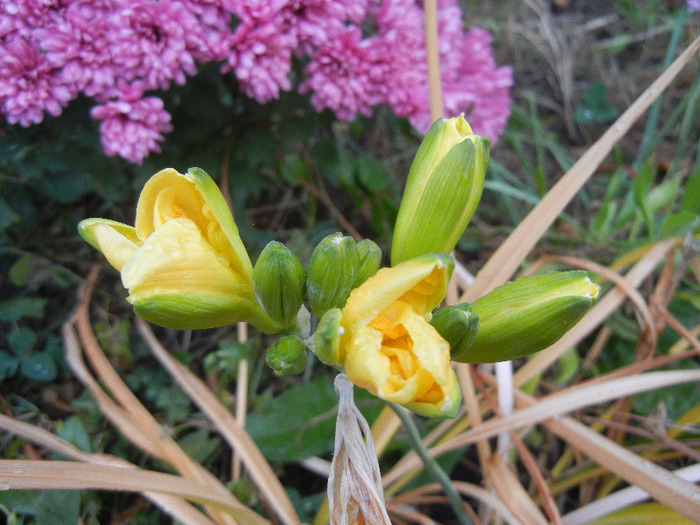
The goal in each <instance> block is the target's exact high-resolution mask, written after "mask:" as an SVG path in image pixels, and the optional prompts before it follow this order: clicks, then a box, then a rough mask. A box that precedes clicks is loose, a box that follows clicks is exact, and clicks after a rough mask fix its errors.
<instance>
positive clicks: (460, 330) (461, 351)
mask: <svg viewBox="0 0 700 525" xmlns="http://www.w3.org/2000/svg"><path fill="white" fill-rule="evenodd" d="M430 324H431V325H433V328H435V329H436V330H437V331H438V333H439V334H440V335H441V336H442V338H443V339H444V340H445V341H447V342H448V343H450V357H451V358H452V359H453V360H455V361H463V360H464V357H465V356H466V353H467V351H468V350H469V349H470V348H471V346H472V344H473V343H474V339H476V334H477V331H478V330H479V316H478V315H476V314H475V313H474V310H473V309H472V306H471V305H470V304H468V303H461V304H454V305H452V306H446V307H444V308H440V309H439V310H438V311H436V312H435V313H433V318H432V319H431V321H430Z"/></svg>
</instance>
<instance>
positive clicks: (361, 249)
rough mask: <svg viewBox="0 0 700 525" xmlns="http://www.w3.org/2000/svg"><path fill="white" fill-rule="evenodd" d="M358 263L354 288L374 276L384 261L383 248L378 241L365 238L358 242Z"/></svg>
mask: <svg viewBox="0 0 700 525" xmlns="http://www.w3.org/2000/svg"><path fill="white" fill-rule="evenodd" d="M357 255H358V261H359V262H358V264H357V272H356V275H355V282H354V283H353V286H352V287H353V288H357V287H358V286H360V285H361V284H362V283H364V282H365V281H366V280H367V279H369V278H370V277H372V276H373V275H374V274H375V273H377V271H379V266H380V265H381V263H382V250H381V248H380V247H379V246H377V243H376V242H374V241H372V240H370V239H364V240H362V241H360V242H358V243H357Z"/></svg>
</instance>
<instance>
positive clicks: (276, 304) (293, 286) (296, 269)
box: [253, 241, 306, 328]
mask: <svg viewBox="0 0 700 525" xmlns="http://www.w3.org/2000/svg"><path fill="white" fill-rule="evenodd" d="M253 290H254V291H255V298H256V299H257V300H258V303H260V306H262V307H263V310H265V312H266V313H267V315H269V316H270V317H271V318H272V319H273V320H274V321H276V322H277V323H279V324H280V325H281V326H282V327H285V328H286V327H290V326H292V325H294V324H295V322H296V318H297V312H298V311H299V308H301V305H302V303H303V302H304V295H305V293H306V283H305V281H304V268H303V267H302V265H301V263H300V262H299V259H297V258H296V256H295V255H294V254H293V253H292V252H291V251H290V250H289V248H287V247H286V246H285V245H284V244H282V243H281V242H277V241H271V242H270V243H268V244H267V246H265V248H264V249H263V251H262V253H261V254H260V257H258V262H257V263H255V268H254V269H253Z"/></svg>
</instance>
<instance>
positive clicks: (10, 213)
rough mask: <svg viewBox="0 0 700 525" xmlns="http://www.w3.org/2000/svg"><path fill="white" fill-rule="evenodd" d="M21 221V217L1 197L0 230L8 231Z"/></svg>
mask: <svg viewBox="0 0 700 525" xmlns="http://www.w3.org/2000/svg"><path fill="white" fill-rule="evenodd" d="M19 220H20V216H19V215H18V214H17V213H15V211H14V210H13V209H12V208H10V205H9V204H7V202H6V201H5V199H3V198H2V197H0V230H6V229H7V228H9V227H10V226H12V225H13V224H14V223H16V222H17V221H19Z"/></svg>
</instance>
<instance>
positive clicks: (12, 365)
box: [0, 350, 20, 381]
mask: <svg viewBox="0 0 700 525" xmlns="http://www.w3.org/2000/svg"><path fill="white" fill-rule="evenodd" d="M19 361H20V358H19V357H17V356H14V355H12V354H9V353H8V352H5V351H4V350H0V381H4V380H5V379H7V378H8V377H12V376H13V375H15V374H16V373H17V370H18V369H19Z"/></svg>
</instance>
